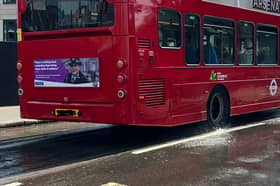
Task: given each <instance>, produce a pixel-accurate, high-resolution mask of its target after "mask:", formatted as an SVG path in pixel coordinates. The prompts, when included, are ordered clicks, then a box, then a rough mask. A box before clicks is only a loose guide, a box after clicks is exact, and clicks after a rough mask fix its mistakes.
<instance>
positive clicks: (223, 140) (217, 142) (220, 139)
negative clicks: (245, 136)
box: [179, 129, 232, 148]
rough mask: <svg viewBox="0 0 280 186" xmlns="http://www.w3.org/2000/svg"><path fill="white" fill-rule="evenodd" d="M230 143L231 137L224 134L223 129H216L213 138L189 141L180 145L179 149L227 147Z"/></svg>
mask: <svg viewBox="0 0 280 186" xmlns="http://www.w3.org/2000/svg"><path fill="white" fill-rule="evenodd" d="M231 142H232V135H231V134H230V133H225V129H218V130H216V131H214V132H213V136H212V137H209V138H205V139H202V140H195V141H190V142H187V143H184V144H180V145H179V146H180V147H181V148H192V147H213V146H217V147H218V146H227V145H228V144H230V143H231Z"/></svg>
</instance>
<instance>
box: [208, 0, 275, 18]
mask: <svg viewBox="0 0 280 186" xmlns="http://www.w3.org/2000/svg"><path fill="white" fill-rule="evenodd" d="M203 1H207V2H213V3H217V4H223V5H228V6H233V7H238V8H245V9H250V10H261V11H265V12H269V13H273V14H276V15H280V0H203Z"/></svg>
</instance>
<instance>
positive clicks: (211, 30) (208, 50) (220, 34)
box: [203, 16, 234, 64]
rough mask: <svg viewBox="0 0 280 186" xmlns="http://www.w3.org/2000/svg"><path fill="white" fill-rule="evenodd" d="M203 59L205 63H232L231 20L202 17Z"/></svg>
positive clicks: (232, 30) (232, 38)
mask: <svg viewBox="0 0 280 186" xmlns="http://www.w3.org/2000/svg"><path fill="white" fill-rule="evenodd" d="M203 28H204V36H203V45H204V60H205V63H206V64H233V62H234V22H233V21H232V20H227V19H221V18H215V17H207V16H206V17H205V18H204V27H203Z"/></svg>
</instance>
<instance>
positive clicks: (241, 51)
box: [238, 21, 254, 65]
mask: <svg viewBox="0 0 280 186" xmlns="http://www.w3.org/2000/svg"><path fill="white" fill-rule="evenodd" d="M238 61H239V64H241V65H252V64H253V61H254V26H253V24H252V23H248V22H244V21H240V22H239V23H238Z"/></svg>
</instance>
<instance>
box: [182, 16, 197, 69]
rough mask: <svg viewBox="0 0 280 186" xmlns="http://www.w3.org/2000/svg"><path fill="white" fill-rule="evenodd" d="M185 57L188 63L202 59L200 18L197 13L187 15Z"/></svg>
mask: <svg viewBox="0 0 280 186" xmlns="http://www.w3.org/2000/svg"><path fill="white" fill-rule="evenodd" d="M184 27H185V53H186V54H185V57H186V62H187V63H188V64H199V61H200V29H199V28H200V20H199V17H198V16H197V15H193V14H187V15H186V16H185V25H184Z"/></svg>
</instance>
